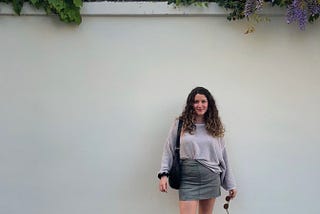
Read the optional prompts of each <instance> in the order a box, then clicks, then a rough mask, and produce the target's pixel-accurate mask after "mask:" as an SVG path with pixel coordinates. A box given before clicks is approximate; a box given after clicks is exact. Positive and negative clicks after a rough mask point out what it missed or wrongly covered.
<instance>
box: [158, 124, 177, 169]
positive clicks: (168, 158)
mask: <svg viewBox="0 0 320 214" xmlns="http://www.w3.org/2000/svg"><path fill="white" fill-rule="evenodd" d="M178 122H179V120H175V121H174V123H173V124H172V125H171V128H170V130H169V133H168V137H167V140H166V143H165V144H164V146H163V153H162V160H161V167H160V171H159V173H163V172H166V173H169V171H170V169H171V166H172V160H173V154H174V149H175V143H176V138H177V129H178Z"/></svg>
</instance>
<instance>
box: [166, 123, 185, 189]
mask: <svg viewBox="0 0 320 214" xmlns="http://www.w3.org/2000/svg"><path fill="white" fill-rule="evenodd" d="M181 127H182V120H180V119H179V124H178V131H177V138H176V146H175V150H174V155H173V160H172V166H171V169H170V172H169V185H170V187H171V188H172V189H179V187H180V176H181V175H180V172H181V170H180V133H181Z"/></svg>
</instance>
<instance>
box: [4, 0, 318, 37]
mask: <svg viewBox="0 0 320 214" xmlns="http://www.w3.org/2000/svg"><path fill="white" fill-rule="evenodd" d="M85 1H103V0H85ZM111 1H117V0H111ZM120 1H121V0H120ZM123 1H126V0H123ZM128 1H130V0H128ZM138 1H141V0H138ZM154 1H163V0H154ZM167 1H168V4H174V5H176V6H189V5H197V6H202V7H208V3H209V2H215V3H217V4H218V5H219V6H220V7H223V8H225V9H226V10H227V11H228V12H229V13H228V16H227V19H228V20H230V21H231V20H239V19H247V20H248V21H255V22H259V21H261V20H264V19H263V18H261V16H260V15H259V14H260V12H261V11H263V9H264V7H265V6H266V5H270V6H273V7H274V6H277V7H280V8H285V10H286V22H287V23H297V24H298V26H299V28H300V29H301V30H304V29H305V28H306V24H307V23H308V22H309V23H314V22H315V21H316V20H317V19H318V18H319V15H320V0H207V1H203V0H167ZM0 2H5V3H11V4H12V6H13V10H14V11H15V13H17V14H19V15H20V12H21V9H22V7H23V4H24V3H26V2H28V3H30V4H31V5H33V6H34V7H36V8H37V9H40V8H42V9H44V10H45V11H46V12H47V13H48V14H57V15H58V16H59V18H60V20H61V21H64V22H68V23H77V24H80V23H81V15H80V9H81V7H82V5H83V3H82V0H0ZM265 20H268V19H265ZM253 30H254V29H253V28H251V29H249V30H248V32H250V31H253Z"/></svg>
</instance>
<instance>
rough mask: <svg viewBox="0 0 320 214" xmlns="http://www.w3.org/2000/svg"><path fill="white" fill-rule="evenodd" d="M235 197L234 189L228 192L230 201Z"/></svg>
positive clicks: (235, 191)
mask: <svg viewBox="0 0 320 214" xmlns="http://www.w3.org/2000/svg"><path fill="white" fill-rule="evenodd" d="M236 195H237V190H236V189H232V190H229V196H230V197H231V199H234V198H235V197H236Z"/></svg>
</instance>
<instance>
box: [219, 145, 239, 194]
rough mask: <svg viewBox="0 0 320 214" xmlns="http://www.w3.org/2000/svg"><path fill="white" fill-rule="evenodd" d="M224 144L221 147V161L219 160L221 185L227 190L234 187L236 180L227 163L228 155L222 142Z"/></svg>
mask: <svg viewBox="0 0 320 214" xmlns="http://www.w3.org/2000/svg"><path fill="white" fill-rule="evenodd" d="M223 144H224V146H223V148H222V162H221V168H222V174H221V186H222V187H223V188H224V189H225V190H226V191H229V190H231V189H235V188H236V182H235V179H234V176H233V173H232V170H231V168H230V165H229V161H228V155H227V150H226V147H225V143H223Z"/></svg>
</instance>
